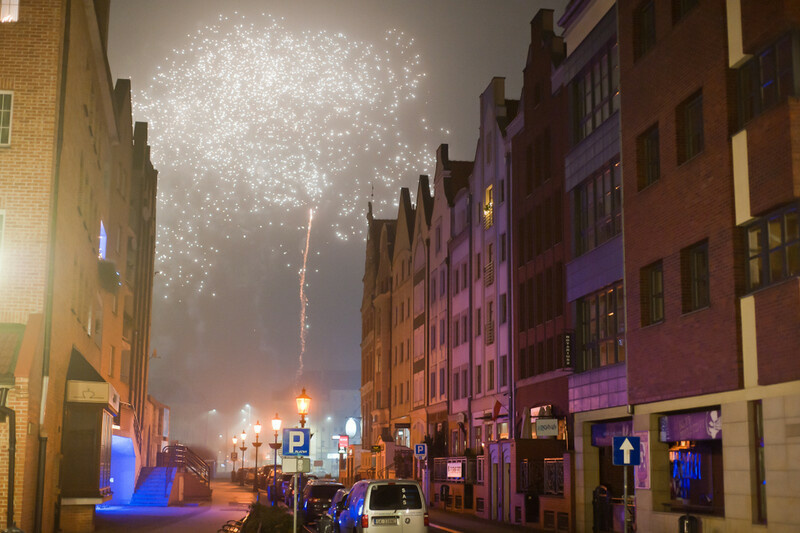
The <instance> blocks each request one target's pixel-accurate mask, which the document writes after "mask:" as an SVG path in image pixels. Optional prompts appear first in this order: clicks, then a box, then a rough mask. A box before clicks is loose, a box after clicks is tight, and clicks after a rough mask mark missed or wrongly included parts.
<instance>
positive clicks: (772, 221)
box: [746, 204, 800, 291]
mask: <svg viewBox="0 0 800 533" xmlns="http://www.w3.org/2000/svg"><path fill="white" fill-rule="evenodd" d="M799 213H800V206H798V204H792V205H789V206H788V207H784V208H782V209H780V210H778V211H775V212H773V213H771V214H769V215H767V216H765V217H762V218H761V219H759V220H757V221H756V222H753V223H752V224H751V225H750V226H749V227H748V228H747V242H746V245H747V290H749V291H754V290H756V289H759V288H761V287H766V286H767V285H771V284H773V283H777V282H779V281H782V280H784V279H787V278H790V277H793V276H797V275H798V274H800V214H799Z"/></svg>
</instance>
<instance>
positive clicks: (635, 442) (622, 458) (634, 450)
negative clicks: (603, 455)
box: [613, 437, 642, 466]
mask: <svg viewBox="0 0 800 533" xmlns="http://www.w3.org/2000/svg"><path fill="white" fill-rule="evenodd" d="M613 448H614V461H613V462H614V464H615V465H622V466H625V465H638V464H639V463H640V462H641V459H642V453H641V447H640V443H639V437H614V442H613Z"/></svg>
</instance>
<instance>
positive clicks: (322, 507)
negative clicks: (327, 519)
mask: <svg viewBox="0 0 800 533" xmlns="http://www.w3.org/2000/svg"><path fill="white" fill-rule="evenodd" d="M343 488H344V485H342V484H341V483H339V482H337V481H332V480H328V479H312V480H311V481H309V482H308V484H307V485H306V488H305V489H303V500H302V501H303V507H302V515H303V522H304V523H306V524H308V523H310V522H316V521H317V520H318V519H319V517H320V516H322V515H323V514H324V513H325V511H326V510H327V509H328V508H329V507H330V506H331V500H333V496H334V495H335V494H336V491H338V490H339V489H343Z"/></svg>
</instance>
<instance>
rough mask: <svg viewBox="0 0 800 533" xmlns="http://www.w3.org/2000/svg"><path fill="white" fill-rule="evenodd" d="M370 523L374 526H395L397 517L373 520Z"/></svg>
mask: <svg viewBox="0 0 800 533" xmlns="http://www.w3.org/2000/svg"><path fill="white" fill-rule="evenodd" d="M372 523H373V524H374V525H376V526H396V525H397V517H396V516H390V517H388V518H373V519H372Z"/></svg>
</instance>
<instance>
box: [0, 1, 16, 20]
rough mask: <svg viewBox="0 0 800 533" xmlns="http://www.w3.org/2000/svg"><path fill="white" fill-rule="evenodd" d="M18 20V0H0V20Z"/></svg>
mask: <svg viewBox="0 0 800 533" xmlns="http://www.w3.org/2000/svg"><path fill="white" fill-rule="evenodd" d="M18 20H19V0H0V22H16V21H18Z"/></svg>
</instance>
